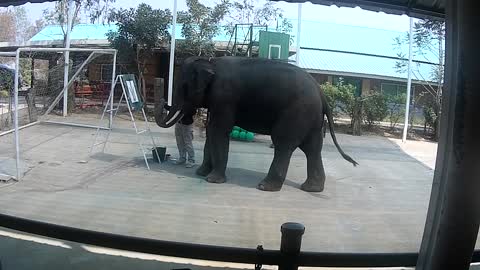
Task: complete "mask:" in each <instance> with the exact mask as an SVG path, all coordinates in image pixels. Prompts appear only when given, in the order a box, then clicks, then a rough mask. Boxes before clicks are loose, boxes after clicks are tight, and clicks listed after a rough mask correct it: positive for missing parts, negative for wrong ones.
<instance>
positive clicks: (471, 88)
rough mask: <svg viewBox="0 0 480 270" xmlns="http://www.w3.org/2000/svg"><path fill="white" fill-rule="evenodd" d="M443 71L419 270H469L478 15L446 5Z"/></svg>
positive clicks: (474, 216) (475, 175)
mask: <svg viewBox="0 0 480 270" xmlns="http://www.w3.org/2000/svg"><path fill="white" fill-rule="evenodd" d="M446 3H447V6H446V15H447V17H446V18H447V19H446V41H445V45H446V51H445V52H446V55H445V56H446V57H445V58H446V65H445V89H444V92H443V101H442V114H441V125H440V140H439V143H438V154H437V164H436V168H435V176H434V182H433V187H432V196H431V198H430V206H429V210H428V216H427V222H426V225H425V232H424V236H423V241H422V247H421V249H420V254H419V258H418V264H417V269H419V270H450V269H455V270H467V269H469V267H470V262H471V261H472V254H473V251H474V248H475V243H476V241H477V234H478V230H479V221H480V220H479V217H480V196H479V194H478V192H479V190H480V166H479V159H480V158H479V153H480V139H479V138H480V126H479V122H478V115H480V91H479V90H480V76H479V73H478V59H479V58H480V53H479V50H478V48H479V47H480V39H479V38H478V29H479V20H478V15H479V13H480V9H479V6H478V1H475V0H456V1H453V0H450V1H446Z"/></svg>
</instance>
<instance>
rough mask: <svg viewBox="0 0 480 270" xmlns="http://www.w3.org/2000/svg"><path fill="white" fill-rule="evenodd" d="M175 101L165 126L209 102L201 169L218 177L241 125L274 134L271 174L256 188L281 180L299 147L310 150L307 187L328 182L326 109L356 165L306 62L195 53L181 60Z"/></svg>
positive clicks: (274, 186) (272, 187) (317, 188)
mask: <svg viewBox="0 0 480 270" xmlns="http://www.w3.org/2000/svg"><path fill="white" fill-rule="evenodd" d="M180 76H181V77H180V80H179V81H178V82H176V88H175V90H174V97H173V105H172V107H171V108H170V111H169V113H168V115H167V116H166V117H164V115H163V114H161V113H160V111H161V110H156V111H157V113H156V115H155V118H156V120H157V124H158V125H159V126H161V127H170V126H172V125H173V124H175V122H177V121H178V120H179V119H180V118H181V117H182V114H183V113H184V112H191V111H192V109H193V108H199V107H203V108H208V111H209V121H208V126H207V138H206V142H205V147H204V159H203V163H202V165H201V166H200V167H199V168H198V169H197V171H196V173H197V174H198V175H201V176H206V178H207V181H208V182H211V183H223V182H225V180H226V178H225V170H226V168H227V160H228V149H229V133H230V131H231V130H232V128H233V126H234V125H237V126H240V127H242V128H244V129H246V130H249V131H252V132H255V133H260V134H265V135H271V138H272V141H273V143H274V145H275V148H274V151H275V153H274V158H273V161H272V164H271V166H270V170H269V171H268V174H267V176H266V177H265V178H264V179H263V180H262V181H261V182H260V183H259V184H258V186H257V188H258V189H260V190H265V191H278V190H280V189H281V188H282V185H283V182H284V181H285V176H286V174H287V170H288V166H289V163H290V158H291V156H292V153H293V152H294V150H295V149H296V148H297V147H299V148H300V149H301V150H302V151H303V152H304V153H305V155H306V156H307V179H306V181H305V183H303V184H302V186H301V188H302V189H303V190H305V191H310V192H321V191H323V189H324V183H325V171H324V168H323V164H322V154H321V151H322V144H323V136H322V135H323V134H322V129H323V125H324V115H326V116H327V119H328V124H329V128H330V134H331V136H332V139H333V142H334V143H335V146H336V147H337V149H338V151H339V152H340V154H341V155H342V156H343V157H344V158H345V159H346V160H347V161H349V162H351V163H352V164H353V165H357V162H355V161H354V160H353V159H352V158H351V157H349V156H348V155H346V154H345V153H344V152H343V151H342V149H341V148H340V146H339V145H338V143H337V139H336V137H335V132H334V130H333V121H332V115H331V112H330V109H329V108H328V106H327V102H326V101H325V97H324V96H323V93H321V91H320V89H319V86H318V84H317V82H316V81H315V79H313V78H312V76H310V75H309V74H308V73H307V72H305V71H304V70H302V69H300V68H298V67H296V66H294V65H291V64H287V63H284V62H280V61H275V60H268V59H261V58H242V57H220V58H211V59H208V58H199V57H191V58H188V59H186V60H185V62H184V64H183V65H182V69H181V74H180Z"/></svg>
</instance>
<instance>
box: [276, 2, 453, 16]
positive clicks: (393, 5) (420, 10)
mask: <svg viewBox="0 0 480 270" xmlns="http://www.w3.org/2000/svg"><path fill="white" fill-rule="evenodd" d="M270 1H285V2H291V3H304V2H311V3H313V4H319V5H326V6H331V5H336V6H341V7H360V8H362V9H365V10H371V11H381V12H385V13H390V14H397V15H401V14H407V15H409V16H412V17H417V18H431V17H434V18H444V17H445V4H446V0H270Z"/></svg>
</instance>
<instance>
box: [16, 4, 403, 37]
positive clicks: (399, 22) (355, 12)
mask: <svg viewBox="0 0 480 270" xmlns="http://www.w3.org/2000/svg"><path fill="white" fill-rule="evenodd" d="M139 2H140V1H138V0H135V1H134V0H117V1H116V2H115V3H114V4H113V6H114V7H116V8H120V7H122V8H130V7H136V6H137V5H138V4H139ZM142 2H144V3H146V4H149V5H151V6H152V7H153V8H161V9H164V8H170V9H173V0H160V1H159V0H143V1H142ZM200 2H201V3H203V4H205V5H207V6H212V5H214V4H215V3H217V2H218V1H216V0H200ZM177 3H178V10H185V9H186V8H187V6H186V1H185V0H178V2H177ZM24 6H25V7H26V8H27V13H28V14H29V16H30V18H31V20H32V21H34V20H36V19H39V18H41V17H42V10H43V9H45V8H51V7H53V3H42V4H30V3H28V4H25V5H24ZM277 6H278V7H280V8H282V9H283V11H284V15H285V17H287V18H290V19H297V14H298V4H295V3H286V2H277ZM302 20H309V21H320V22H329V23H337V24H346V25H355V26H363V27H370V28H378V29H385V30H394V31H400V32H405V31H408V27H409V19H408V17H407V16H406V15H402V16H399V15H390V14H385V13H382V12H372V11H366V10H362V9H360V8H346V7H342V8H338V7H336V6H321V5H313V4H311V3H304V4H302Z"/></svg>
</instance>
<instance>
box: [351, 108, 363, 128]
mask: <svg viewBox="0 0 480 270" xmlns="http://www.w3.org/2000/svg"><path fill="white" fill-rule="evenodd" d="M352 134H353V135H354V136H361V135H362V102H361V101H355V105H354V108H353V121H352Z"/></svg>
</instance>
